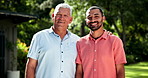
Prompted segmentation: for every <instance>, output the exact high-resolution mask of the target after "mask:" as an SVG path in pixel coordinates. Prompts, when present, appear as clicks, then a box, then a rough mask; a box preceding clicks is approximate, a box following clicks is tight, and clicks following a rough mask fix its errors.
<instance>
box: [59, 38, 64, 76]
mask: <svg viewBox="0 0 148 78" xmlns="http://www.w3.org/2000/svg"><path fill="white" fill-rule="evenodd" d="M60 46H61V51H60V52H61V59H60V62H61V69H60V72H61V78H63V77H64V76H63V74H64V58H63V56H64V47H63V42H62V41H61V43H60Z"/></svg>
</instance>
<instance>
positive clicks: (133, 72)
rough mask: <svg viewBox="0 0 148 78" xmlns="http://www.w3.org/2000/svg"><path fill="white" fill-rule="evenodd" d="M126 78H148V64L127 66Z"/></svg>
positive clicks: (141, 63)
mask: <svg viewBox="0 0 148 78" xmlns="http://www.w3.org/2000/svg"><path fill="white" fill-rule="evenodd" d="M125 74H126V78H148V62H139V63H137V64H131V65H125Z"/></svg>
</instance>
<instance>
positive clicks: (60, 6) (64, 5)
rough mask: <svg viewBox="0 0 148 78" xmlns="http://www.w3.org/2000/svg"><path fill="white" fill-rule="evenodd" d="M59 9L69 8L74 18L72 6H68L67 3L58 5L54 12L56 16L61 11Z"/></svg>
mask: <svg viewBox="0 0 148 78" xmlns="http://www.w3.org/2000/svg"><path fill="white" fill-rule="evenodd" d="M59 8H69V9H70V16H72V8H71V6H70V5H68V4H66V3H61V4H58V5H57V6H56V7H55V10H54V14H56V13H57V12H58V10H59Z"/></svg>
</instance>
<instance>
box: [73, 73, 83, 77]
mask: <svg viewBox="0 0 148 78" xmlns="http://www.w3.org/2000/svg"><path fill="white" fill-rule="evenodd" d="M75 78H83V74H82V73H76V76H75Z"/></svg>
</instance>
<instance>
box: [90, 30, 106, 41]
mask: <svg viewBox="0 0 148 78" xmlns="http://www.w3.org/2000/svg"><path fill="white" fill-rule="evenodd" d="M107 36H108V32H107V31H106V30H104V33H103V35H102V36H101V37H100V38H98V39H105V40H106V39H107ZM88 37H89V39H91V40H95V39H94V38H92V37H91V35H90V34H89V35H88ZM98 39H97V40H98Z"/></svg>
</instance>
